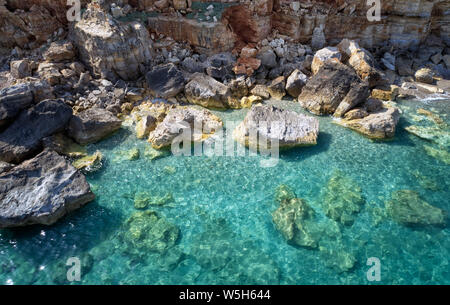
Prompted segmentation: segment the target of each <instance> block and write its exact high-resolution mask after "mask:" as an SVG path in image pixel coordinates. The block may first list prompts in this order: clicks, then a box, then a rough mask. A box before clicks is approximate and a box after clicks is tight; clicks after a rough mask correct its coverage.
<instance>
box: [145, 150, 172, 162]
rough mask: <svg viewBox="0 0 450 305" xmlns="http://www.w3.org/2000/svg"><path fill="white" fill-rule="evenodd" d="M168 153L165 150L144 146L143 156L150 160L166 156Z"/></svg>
mask: <svg viewBox="0 0 450 305" xmlns="http://www.w3.org/2000/svg"><path fill="white" fill-rule="evenodd" d="M169 154H170V153H169V152H168V151H167V150H160V149H154V148H152V147H146V148H145V151H144V156H145V157H146V158H148V159H149V160H150V161H153V160H157V159H161V158H164V157H167V156H168V155H169Z"/></svg>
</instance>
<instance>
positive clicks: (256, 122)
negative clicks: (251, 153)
mask: <svg viewBox="0 0 450 305" xmlns="http://www.w3.org/2000/svg"><path fill="white" fill-rule="evenodd" d="M256 135H257V137H256ZM318 135H319V121H318V120H317V119H316V118H313V117H309V116H306V115H303V114H299V113H297V112H294V111H290V110H283V109H279V108H276V107H274V106H268V105H254V106H252V108H251V110H250V111H249V112H248V113H247V115H246V116H245V119H244V121H243V122H242V123H241V124H239V125H238V126H237V127H236V129H235V130H234V131H233V138H234V139H235V140H236V141H238V142H239V143H241V144H242V145H245V146H248V147H250V148H252V149H255V150H256V149H261V145H267V146H266V147H267V148H270V147H271V144H273V142H275V143H276V145H278V147H280V148H290V147H295V146H308V145H315V144H317V137H318ZM264 142H265V143H264Z"/></svg>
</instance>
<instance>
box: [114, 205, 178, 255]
mask: <svg viewBox="0 0 450 305" xmlns="http://www.w3.org/2000/svg"><path fill="white" fill-rule="evenodd" d="M179 234H180V230H179V229H178V227H176V226H175V225H174V224H172V223H170V222H169V221H167V220H166V219H165V218H164V217H162V216H159V215H158V214H157V213H156V212H153V211H143V212H136V213H134V214H133V215H131V216H130V218H128V220H127V221H126V222H125V224H124V231H123V232H122V233H120V238H121V239H122V241H123V244H124V249H123V250H124V252H126V253H129V254H131V255H135V256H145V255H147V252H148V251H151V252H157V253H165V252H166V251H167V250H169V249H170V248H172V247H173V246H174V245H175V244H176V242H177V241H178V238H179Z"/></svg>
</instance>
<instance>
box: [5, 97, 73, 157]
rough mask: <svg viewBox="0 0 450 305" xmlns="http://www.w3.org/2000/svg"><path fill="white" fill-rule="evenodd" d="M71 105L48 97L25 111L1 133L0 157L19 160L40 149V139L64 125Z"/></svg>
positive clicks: (69, 114)
mask: <svg viewBox="0 0 450 305" xmlns="http://www.w3.org/2000/svg"><path fill="white" fill-rule="evenodd" d="M71 117H72V109H71V108H70V107H69V106H67V105H66V104H65V103H64V102H63V101H62V100H45V101H42V102H40V103H39V104H37V105H35V106H33V107H31V108H30V109H28V110H26V111H23V112H22V113H21V114H20V115H19V117H18V118H17V119H16V120H15V121H14V123H12V124H11V125H10V126H9V127H8V128H7V129H6V130H5V131H3V133H1V134H0V160H1V161H5V162H12V163H20V162H21V161H23V160H25V159H26V158H29V157H31V156H32V155H33V154H35V153H37V152H39V150H40V148H41V146H42V145H41V140H42V139H43V138H45V137H48V136H50V135H52V134H54V133H56V132H58V131H61V130H63V129H64V127H65V126H66V125H67V123H68V122H69V120H70V118H71Z"/></svg>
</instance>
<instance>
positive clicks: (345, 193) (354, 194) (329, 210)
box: [322, 170, 364, 225]
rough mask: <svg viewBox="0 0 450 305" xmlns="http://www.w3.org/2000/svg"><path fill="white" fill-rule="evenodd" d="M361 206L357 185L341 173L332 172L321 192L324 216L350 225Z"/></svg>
mask: <svg viewBox="0 0 450 305" xmlns="http://www.w3.org/2000/svg"><path fill="white" fill-rule="evenodd" d="M363 204H364V198H363V196H362V191H361V188H360V187H359V185H358V184H357V183H356V182H355V181H353V179H351V178H349V177H347V176H345V175H344V173H342V172H341V171H339V170H337V171H334V173H333V174H332V176H331V178H330V180H329V181H328V183H327V185H326V186H325V189H324V190H323V192H322V207H323V210H324V212H325V214H326V215H327V216H328V217H329V218H331V219H333V220H335V221H338V222H340V223H342V224H344V225H352V224H353V222H354V221H355V218H356V216H357V215H358V213H359V212H360V210H361V206H362V205H363Z"/></svg>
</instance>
